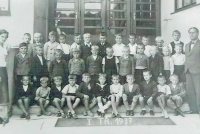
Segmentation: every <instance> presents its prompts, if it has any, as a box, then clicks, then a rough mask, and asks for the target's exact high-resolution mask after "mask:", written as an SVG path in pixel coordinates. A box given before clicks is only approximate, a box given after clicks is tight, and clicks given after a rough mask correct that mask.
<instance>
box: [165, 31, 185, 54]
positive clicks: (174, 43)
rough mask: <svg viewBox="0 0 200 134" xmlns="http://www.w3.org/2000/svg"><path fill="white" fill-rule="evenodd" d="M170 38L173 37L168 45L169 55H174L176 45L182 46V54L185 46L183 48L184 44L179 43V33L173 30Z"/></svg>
mask: <svg viewBox="0 0 200 134" xmlns="http://www.w3.org/2000/svg"><path fill="white" fill-rule="evenodd" d="M172 37H173V40H174V41H172V42H171V43H170V44H169V49H170V52H171V54H172V55H173V54H175V53H176V52H175V50H174V48H175V45H176V44H178V43H179V44H181V46H182V52H185V46H184V43H183V42H181V41H180V38H181V32H180V31H178V30H174V31H173V33H172Z"/></svg>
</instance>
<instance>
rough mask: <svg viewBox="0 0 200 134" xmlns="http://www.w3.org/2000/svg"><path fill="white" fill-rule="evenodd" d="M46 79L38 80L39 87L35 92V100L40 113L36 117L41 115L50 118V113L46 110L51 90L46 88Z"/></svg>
mask: <svg viewBox="0 0 200 134" xmlns="http://www.w3.org/2000/svg"><path fill="white" fill-rule="evenodd" d="M48 80H49V79H48V78H47V77H42V78H41V79H40V84H41V86H40V87H39V88H38V89H37V91H36V97H35V100H36V101H37V103H38V105H39V106H40V111H39V113H38V114H37V116H41V115H42V114H44V115H47V116H50V115H51V113H50V112H47V111H46V108H47V107H48V105H49V102H50V101H49V99H50V96H49V95H50V90H51V88H50V87H48V86H47V84H48Z"/></svg>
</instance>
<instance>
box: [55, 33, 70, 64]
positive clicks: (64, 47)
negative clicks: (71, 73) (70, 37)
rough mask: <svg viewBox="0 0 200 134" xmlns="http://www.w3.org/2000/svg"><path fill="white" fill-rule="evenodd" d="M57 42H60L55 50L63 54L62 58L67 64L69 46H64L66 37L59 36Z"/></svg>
mask: <svg viewBox="0 0 200 134" xmlns="http://www.w3.org/2000/svg"><path fill="white" fill-rule="evenodd" d="M59 41H60V45H58V46H57V49H61V50H62V51H63V52H64V53H63V56H62V58H63V59H64V60H65V61H66V62H69V59H70V45H69V44H66V35H64V34H60V35H59Z"/></svg>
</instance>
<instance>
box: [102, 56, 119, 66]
mask: <svg viewBox="0 0 200 134" xmlns="http://www.w3.org/2000/svg"><path fill="white" fill-rule="evenodd" d="M106 57H107V59H112V58H113V56H112V57H108V56H106ZM118 63H119V59H118V58H117V57H115V64H118ZM102 64H103V65H105V57H104V58H103V59H102Z"/></svg>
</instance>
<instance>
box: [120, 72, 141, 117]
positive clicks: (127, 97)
mask: <svg viewBox="0 0 200 134" xmlns="http://www.w3.org/2000/svg"><path fill="white" fill-rule="evenodd" d="M126 81H127V83H126V84H124V86H123V95H122V98H123V103H124V106H125V108H126V116H134V111H133V110H134V108H135V106H136V105H137V101H138V100H139V101H141V99H143V98H141V94H140V87H139V86H138V84H135V83H134V81H135V78H134V75H126ZM129 104H131V107H130V108H129Z"/></svg>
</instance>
